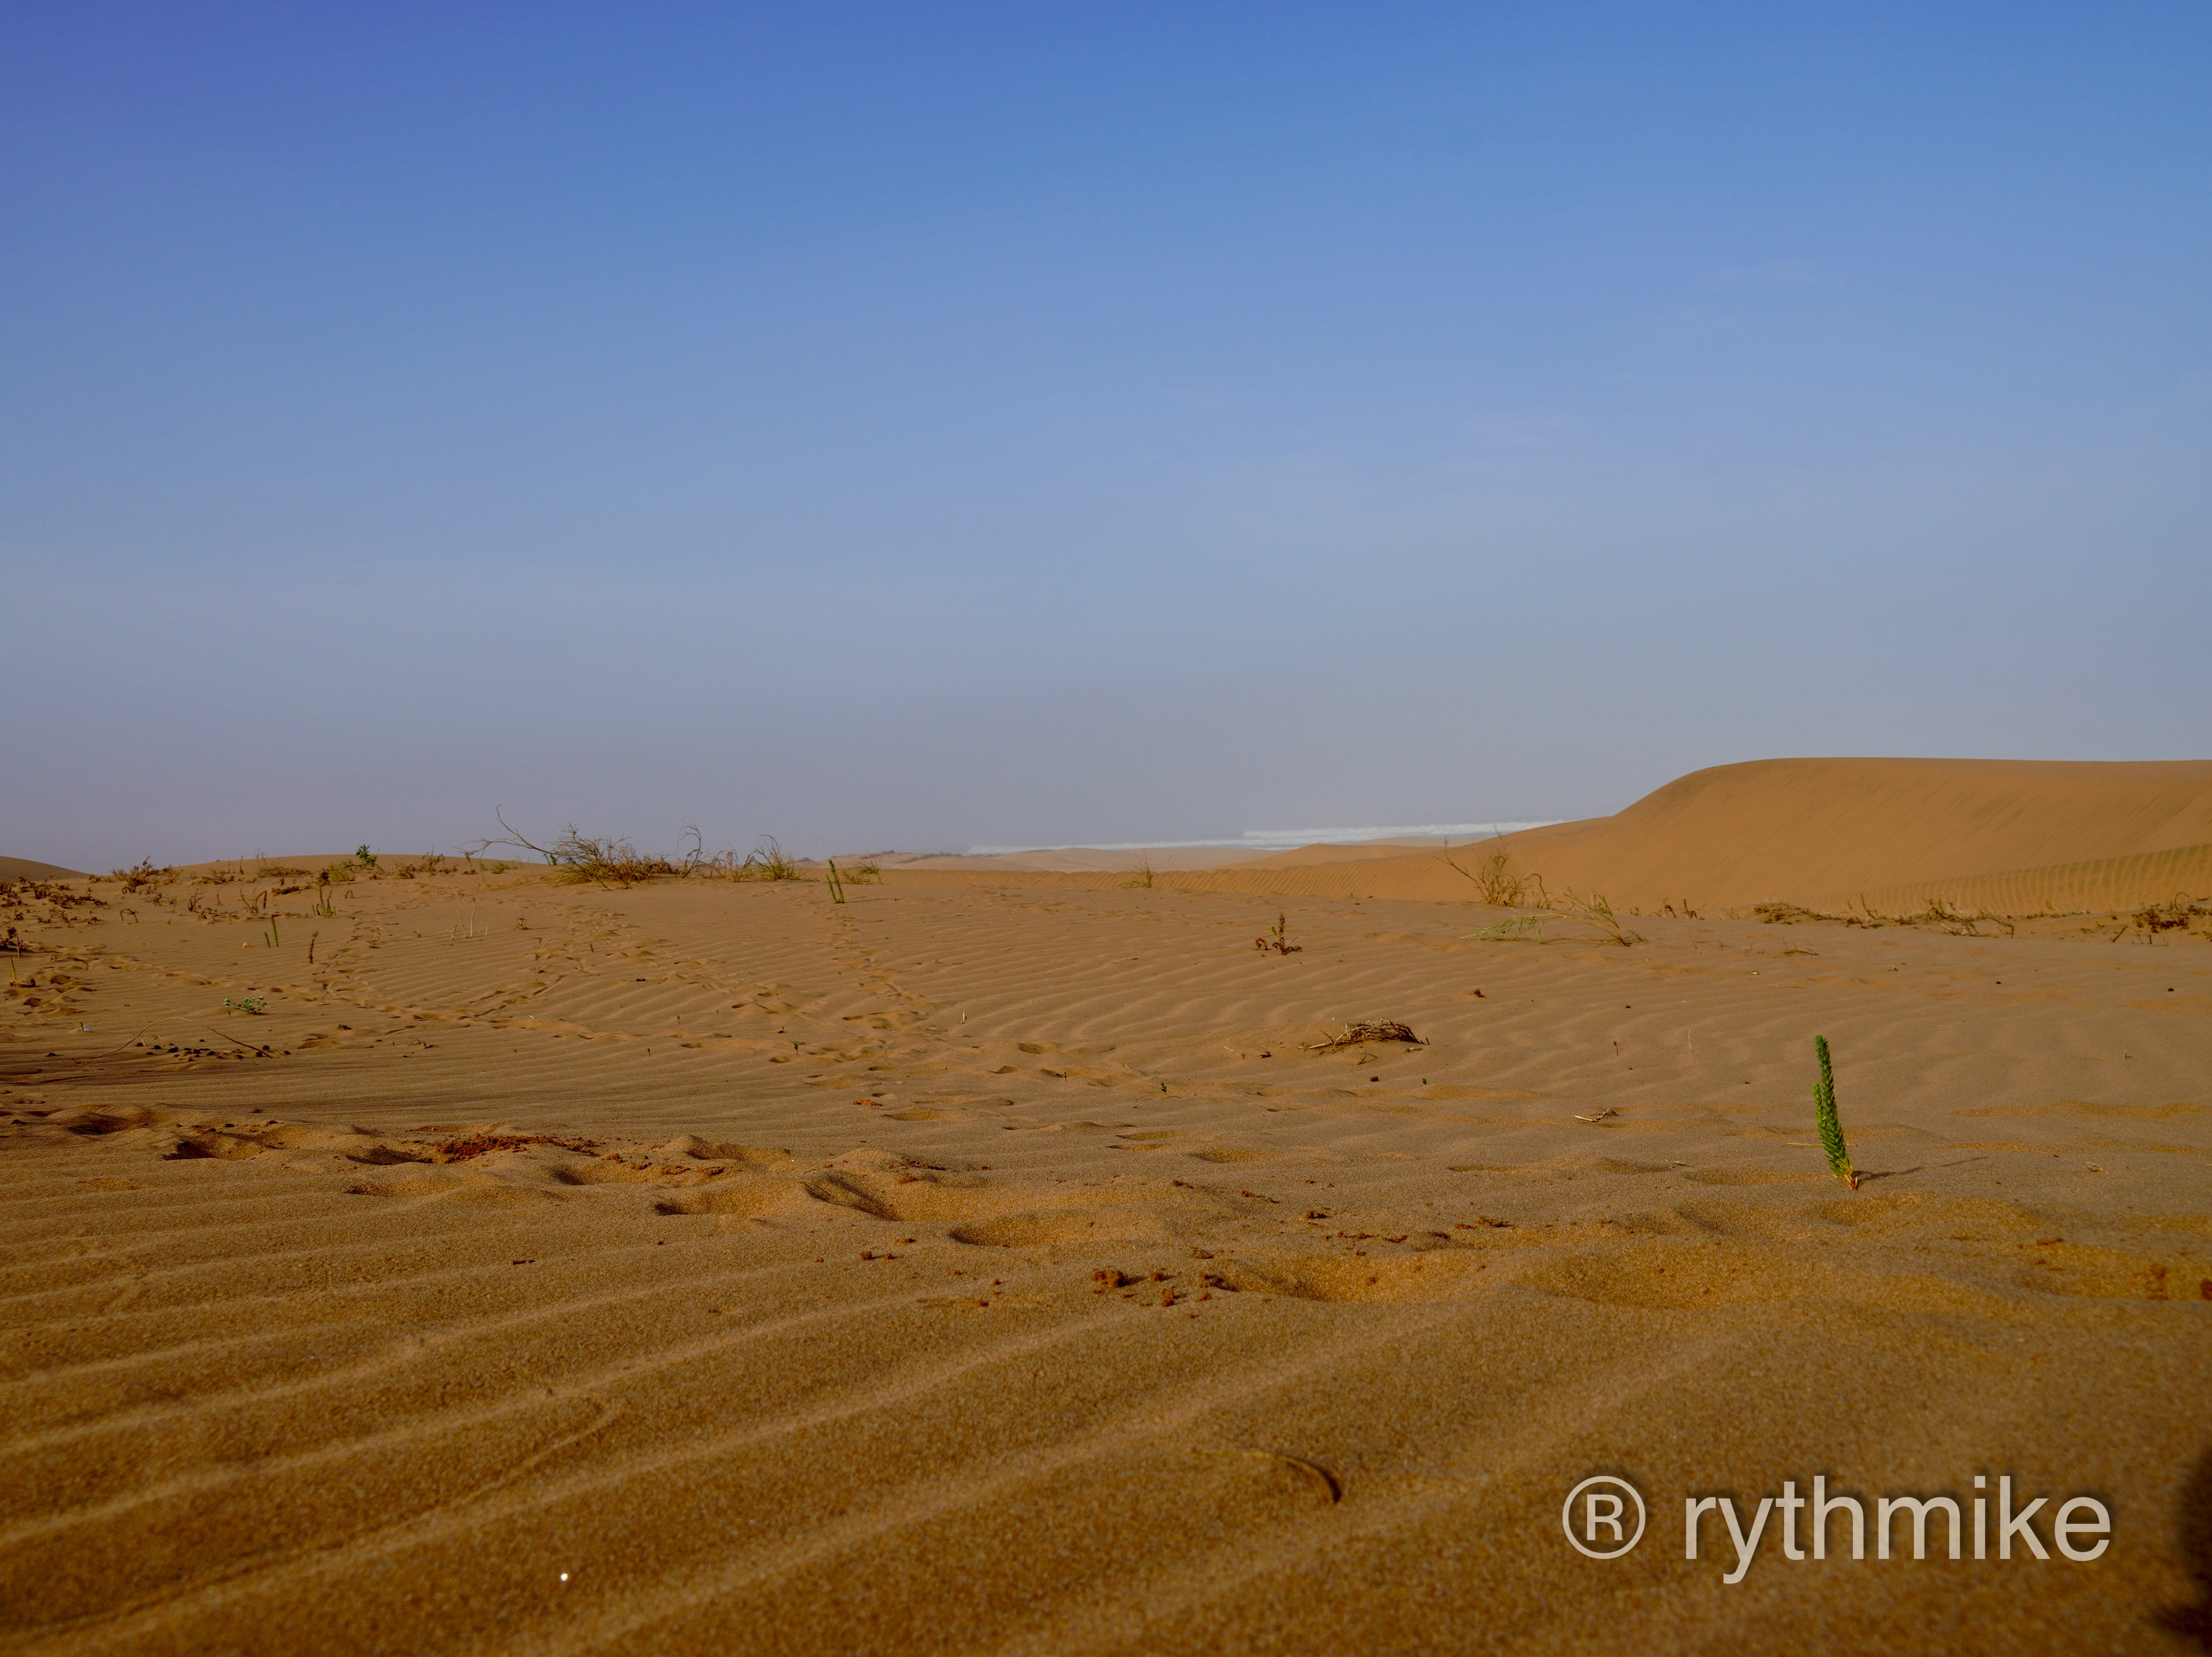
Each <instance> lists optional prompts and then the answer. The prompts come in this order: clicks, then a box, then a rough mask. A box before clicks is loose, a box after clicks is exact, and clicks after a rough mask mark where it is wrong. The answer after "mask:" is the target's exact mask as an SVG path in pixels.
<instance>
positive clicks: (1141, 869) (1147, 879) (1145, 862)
mask: <svg viewBox="0 0 2212 1657" xmlns="http://www.w3.org/2000/svg"><path fill="white" fill-rule="evenodd" d="M1122 884H1123V885H1124V886H1133V887H1141V888H1143V889H1145V890H1146V891H1148V892H1149V891H1151V890H1152V859H1151V858H1149V857H1139V859H1137V868H1136V872H1135V876H1134V877H1133V878H1132V879H1129V880H1125V881H1123V882H1122Z"/></svg>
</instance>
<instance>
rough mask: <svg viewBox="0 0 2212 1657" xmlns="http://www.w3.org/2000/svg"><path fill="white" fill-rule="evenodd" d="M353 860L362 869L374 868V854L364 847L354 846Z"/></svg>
mask: <svg viewBox="0 0 2212 1657" xmlns="http://www.w3.org/2000/svg"><path fill="white" fill-rule="evenodd" d="M353 860H354V861H355V862H356V863H358V864H359V865H361V866H362V868H364V869H374V867H376V853H374V852H372V851H370V850H369V849H368V847H367V846H365V845H364V846H356V847H354V848H353Z"/></svg>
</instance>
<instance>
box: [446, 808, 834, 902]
mask: <svg viewBox="0 0 2212 1657" xmlns="http://www.w3.org/2000/svg"><path fill="white" fill-rule="evenodd" d="M493 815H494V816H499V813H497V812H494V813H493ZM499 826H500V827H501V828H502V829H506V830H507V833H506V834H504V835H498V836H495V837H494V838H492V839H489V840H482V841H477V843H476V844H475V845H474V846H472V847H470V848H468V850H467V852H466V853H465V855H466V856H468V857H470V858H471V859H473V858H478V857H482V856H483V853H485V851H486V850H488V849H489V847H494V846H512V847H514V848H515V849H516V850H517V851H520V852H532V853H536V854H537V855H538V857H540V858H542V859H544V860H545V862H546V863H547V864H549V865H551V867H552V869H553V878H554V879H555V880H556V881H558V882H560V883H562V884H564V885H567V884H583V883H591V884H593V885H599V886H634V885H636V884H637V883H640V882H641V881H647V880H658V879H662V878H669V877H672V878H675V879H678V880H682V879H687V878H689V877H692V876H694V875H696V876H702V877H711V878H716V879H722V880H797V879H798V878H799V864H798V862H797V860H796V859H793V857H792V856H791V854H790V853H788V852H786V851H785V850H784V849H783V847H782V846H781V844H780V843H779V842H778V841H777V840H776V838H775V835H762V836H761V840H760V843H759V845H757V846H756V847H754V848H753V849H752V850H751V851H750V852H748V853H745V854H744V856H743V857H739V856H738V853H736V852H735V851H733V850H730V849H727V848H725V849H724V850H722V851H720V852H717V853H714V855H713V856H711V857H710V856H708V854H707V853H706V851H705V849H704V847H703V845H702V841H701V839H700V835H699V829H698V827H697V825H696V824H694V823H689V822H687V823H685V824H684V838H685V839H687V840H689V841H690V847H688V848H687V849H686V850H684V852H683V853H681V854H680V855H679V856H677V857H672V858H671V857H663V856H659V855H658V854H656V853H646V852H641V851H639V850H638V849H637V847H635V845H633V844H632V843H631V842H630V841H627V840H623V839H621V838H619V837H618V836H614V835H607V836H604V837H602V836H600V835H586V834H584V833H582V832H580V830H579V829H577V827H576V825H575V824H574V823H573V822H571V823H567V824H564V825H563V826H562V830H561V835H560V838H559V839H557V840H556V841H554V842H553V843H552V844H551V845H550V846H540V845H538V843H537V842H536V841H532V840H530V839H527V838H526V837H525V836H524V835H520V834H518V833H516V832H515V829H514V827H513V824H511V823H509V822H507V819H506V817H504V816H499ZM439 861H440V862H442V861H443V859H439ZM410 872H411V870H410Z"/></svg>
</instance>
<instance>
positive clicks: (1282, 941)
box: [1252, 912, 1305, 955]
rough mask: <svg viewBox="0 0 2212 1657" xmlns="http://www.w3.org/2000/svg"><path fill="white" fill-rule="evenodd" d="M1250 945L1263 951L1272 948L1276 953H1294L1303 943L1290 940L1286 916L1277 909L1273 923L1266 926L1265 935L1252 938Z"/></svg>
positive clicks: (1302, 947)
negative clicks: (1294, 942)
mask: <svg viewBox="0 0 2212 1657" xmlns="http://www.w3.org/2000/svg"><path fill="white" fill-rule="evenodd" d="M1252 947H1253V948H1254V949H1255V950H1261V951H1263V952H1264V951H1266V950H1273V951H1274V952H1275V953H1276V954H1277V955H1296V954H1297V952H1298V951H1299V950H1303V949H1304V948H1305V945H1304V944H1293V943H1291V935H1290V927H1289V920H1288V917H1287V916H1285V915H1284V914H1283V913H1280V912H1277V913H1276V916H1275V924H1274V925H1273V926H1270V927H1268V928H1267V932H1266V933H1265V935H1263V936H1261V937H1259V938H1254V939H1253V940H1252Z"/></svg>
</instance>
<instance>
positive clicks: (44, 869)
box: [0, 858, 82, 880]
mask: <svg viewBox="0 0 2212 1657" xmlns="http://www.w3.org/2000/svg"><path fill="white" fill-rule="evenodd" d="M81 877H82V871H81V870H76V869H64V868H63V867H62V866H61V865H59V864H58V863H34V862H33V861H32V860H31V859H29V858H0V880H69V879H72V878H81Z"/></svg>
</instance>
